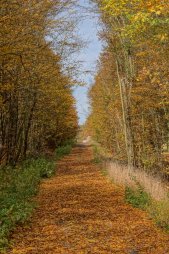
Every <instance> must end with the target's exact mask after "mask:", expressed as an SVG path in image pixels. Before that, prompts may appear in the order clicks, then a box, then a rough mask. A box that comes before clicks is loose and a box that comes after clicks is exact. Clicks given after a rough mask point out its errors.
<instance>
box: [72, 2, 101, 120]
mask: <svg viewBox="0 0 169 254" xmlns="http://www.w3.org/2000/svg"><path fill="white" fill-rule="evenodd" d="M80 3H81V5H83V6H86V7H88V6H90V7H92V4H91V2H90V0H80ZM86 14H88V15H87V16H86V17H85V19H83V21H81V22H80V24H79V33H80V36H81V37H82V38H83V39H84V40H85V41H86V40H87V41H89V43H88V45H87V46H86V47H85V48H84V49H83V50H82V51H81V53H80V54H79V55H78V59H79V60H81V61H83V62H84V63H83V69H84V71H85V70H89V71H92V73H93V74H90V73H89V74H86V75H85V76H84V80H85V83H86V86H84V87H78V88H75V90H74V93H73V94H74V96H75V98H76V101H77V111H78V115H79V123H80V124H83V123H84V122H85V120H86V118H87V114H88V109H89V103H88V98H87V91H88V89H89V87H90V85H91V83H92V82H93V77H94V71H95V70H96V64H97V60H98V58H99V54H100V52H101V48H102V44H101V42H100V41H99V38H98V35H97V34H98V31H99V21H98V16H97V15H96V14H92V13H90V12H87V11H86Z"/></svg>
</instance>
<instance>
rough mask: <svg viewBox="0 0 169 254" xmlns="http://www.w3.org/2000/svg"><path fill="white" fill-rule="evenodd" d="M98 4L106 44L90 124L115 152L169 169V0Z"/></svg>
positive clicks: (133, 160) (92, 95) (130, 160)
mask: <svg viewBox="0 0 169 254" xmlns="http://www.w3.org/2000/svg"><path fill="white" fill-rule="evenodd" d="M95 2H97V1H95ZM98 6H99V9H100V13H101V18H102V21H103V23H104V25H103V29H102V32H101V34H100V37H101V39H102V40H103V41H104V43H105V47H104V50H103V52H102V54H101V56H100V60H99V63H98V71H97V75H96V77H95V82H94V84H93V86H92V88H91V90H90V92H89V96H90V100H91V115H90V116H89V119H88V123H87V126H88V129H90V130H92V132H93V137H94V138H95V139H96V140H97V141H98V142H99V143H101V144H102V145H103V146H104V147H107V148H108V149H109V150H110V151H111V152H112V154H113V155H114V158H116V159H118V160H121V161H125V162H126V161H127V162H128V164H129V165H132V166H133V165H134V166H137V167H144V168H145V169H149V170H152V169H153V171H156V172H157V171H158V170H159V168H161V169H163V170H164V171H165V172H167V167H168V166H167V165H166V163H165V164H164V156H163V152H164V151H167V147H168V143H169V137H168V131H169V89H168V85H169V81H168V77H169V72H168V70H169V68H168V67H169V66H168V62H169V61H168V60H169V54H168V52H169V8H168V7H169V3H168V1H157V0H150V1H142V0H133V1H128V0H118V1H117V0H103V1H98Z"/></svg>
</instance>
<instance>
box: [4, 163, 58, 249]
mask: <svg viewBox="0 0 169 254" xmlns="http://www.w3.org/2000/svg"><path fill="white" fill-rule="evenodd" d="M54 169H55V165H54V162H51V161H49V160H47V159H45V158H40V159H36V160H34V159H31V160H27V161H25V162H24V163H23V164H22V165H21V166H20V167H18V168H15V169H13V168H9V167H8V168H5V169H3V170H2V169H1V171H0V181H1V182H0V250H2V249H3V248H4V247H5V246H7V244H8V240H7V239H8V236H9V233H10V231H11V230H12V229H13V228H14V227H15V225H16V224H18V223H23V222H24V221H26V220H27V219H28V218H29V217H30V215H31V213H32V210H33V209H34V207H35V203H34V202H33V201H32V200H31V197H32V196H34V195H35V194H36V193H37V191H38V186H39V182H40V179H41V178H42V177H50V176H51V175H53V173H54Z"/></svg>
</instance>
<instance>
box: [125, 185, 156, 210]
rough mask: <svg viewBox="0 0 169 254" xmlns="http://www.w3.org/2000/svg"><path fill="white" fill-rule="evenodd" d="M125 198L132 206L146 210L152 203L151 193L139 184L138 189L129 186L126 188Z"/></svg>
mask: <svg viewBox="0 0 169 254" xmlns="http://www.w3.org/2000/svg"><path fill="white" fill-rule="evenodd" d="M125 199H126V201H127V202H128V203H130V204H132V206H134V207H137V208H141V209H144V210H145V209H146V208H147V207H148V206H149V205H150V204H151V197H150V195H149V194H148V193H147V192H145V191H144V189H143V188H142V187H141V186H138V188H136V189H132V188H130V187H128V186H127V187H126V188H125Z"/></svg>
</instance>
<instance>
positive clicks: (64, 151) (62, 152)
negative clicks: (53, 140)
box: [55, 144, 72, 159]
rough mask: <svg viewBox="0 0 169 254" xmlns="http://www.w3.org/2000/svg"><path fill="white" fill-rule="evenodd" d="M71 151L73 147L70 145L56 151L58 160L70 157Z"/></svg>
mask: <svg viewBox="0 0 169 254" xmlns="http://www.w3.org/2000/svg"><path fill="white" fill-rule="evenodd" d="M71 150H72V146H71V145H70V144H67V145H65V146H61V147H58V148H57V149H56V151H55V157H56V159H60V158H62V157H63V156H65V155H68V154H69V153H70V152H71Z"/></svg>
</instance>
